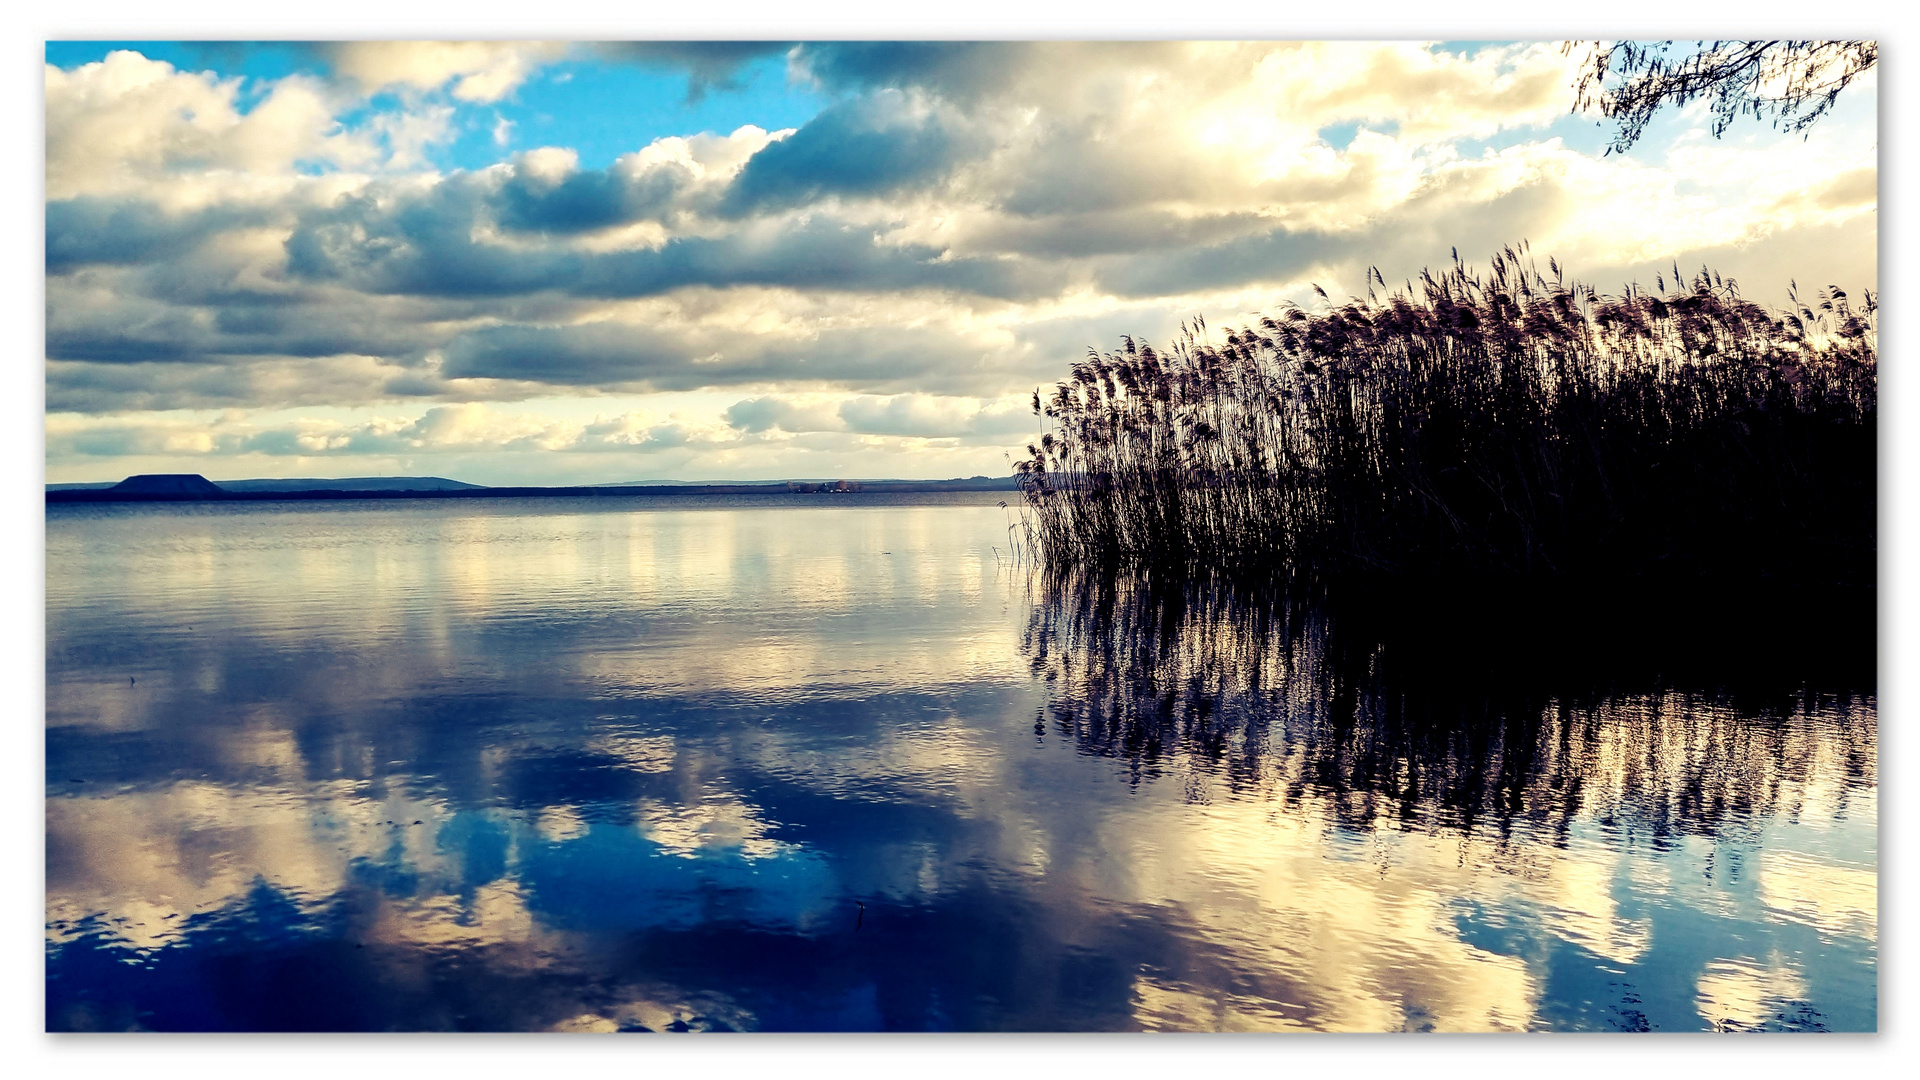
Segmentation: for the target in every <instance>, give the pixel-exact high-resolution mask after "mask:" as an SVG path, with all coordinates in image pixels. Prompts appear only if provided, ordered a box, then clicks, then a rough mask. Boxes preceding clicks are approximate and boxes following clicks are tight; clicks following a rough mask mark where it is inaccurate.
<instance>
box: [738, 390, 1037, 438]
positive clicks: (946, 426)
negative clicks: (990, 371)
mask: <svg viewBox="0 0 1920 1080" xmlns="http://www.w3.org/2000/svg"><path fill="white" fill-rule="evenodd" d="M726 418H727V423H728V424H730V425H732V426H733V427H735V428H738V429H739V430H741V431H744V432H748V433H752V434H761V433H765V432H769V431H776V430H777V431H782V432H788V433H791V434H806V433H809V432H821V431H831V432H853V433H855V434H860V435H897V436H902V437H906V438H914V439H980V438H985V439H988V440H994V441H1004V439H1005V437H1006V436H1010V435H1014V434H1024V433H1027V432H1030V431H1032V430H1033V428H1034V424H1035V421H1034V419H1033V417H1032V414H1031V412H1030V411H1029V409H1028V408H1027V406H1026V405H1025V403H1024V402H1022V401H1021V400H1019V399H1018V398H1006V399H1000V400H982V399H979V398H967V397H942V396H936V395H932V394H893V395H889V396H871V395H859V396H854V397H847V398H841V399H838V400H835V399H833V398H831V397H823V396H820V395H812V396H804V397H794V396H790V395H773V396H768V397H757V398H748V399H746V400H744V401H739V402H736V403H734V404H733V405H732V406H731V407H729V408H728V409H727V411H726Z"/></svg>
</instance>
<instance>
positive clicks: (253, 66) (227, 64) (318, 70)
mask: <svg viewBox="0 0 1920 1080" xmlns="http://www.w3.org/2000/svg"><path fill="white" fill-rule="evenodd" d="M117 49H131V50H132V51H134V52H137V53H139V54H140V55H142V56H145V57H146V58H147V59H149V60H164V61H166V62H167V63H169V64H172V65H173V66H174V67H176V68H178V69H180V70H182V71H212V72H215V73H216V74H218V75H220V76H221V77H222V78H230V77H232V76H235V75H241V76H245V77H246V78H248V79H249V80H252V79H261V80H266V79H282V78H285V77H286V76H288V75H292V74H294V73H295V72H306V73H308V74H312V75H324V74H326V73H327V65H326V63H325V62H324V61H323V60H322V59H321V57H320V55H319V54H318V53H316V52H315V51H314V50H313V48H312V47H311V46H310V45H308V44H307V43H305V42H300V41H49V42H47V63H49V64H52V65H54V66H55V67H60V68H67V69H72V68H76V67H79V66H80V65H81V64H91V63H94V62H95V61H99V60H104V59H106V56H107V54H108V53H110V52H113V51H115V50H117Z"/></svg>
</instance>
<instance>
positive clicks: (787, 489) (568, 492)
mask: <svg viewBox="0 0 1920 1080" xmlns="http://www.w3.org/2000/svg"><path fill="white" fill-rule="evenodd" d="M1018 487H1019V485H1018V482H1017V480H1015V479H1014V478H1013V477H998V478H994V477H984V476H977V477H973V478H971V479H966V480H865V481H829V482H824V483H796V482H791V481H780V482H777V483H757V484H607V485H597V486H592V487H478V486H465V487H457V488H456V487H444V488H404V489H402V488H372V487H369V488H342V487H326V488H307V489H301V488H292V489H272V490H265V489H246V490H238V491H236V490H231V489H227V488H223V487H221V486H220V485H218V484H215V483H213V482H212V481H209V480H207V479H206V478H204V477H201V476H197V475H188V476H134V477H128V478H127V479H126V480H124V481H122V482H121V483H119V484H116V485H114V486H113V487H107V488H69V489H66V490H51V491H48V492H47V493H46V499H47V502H49V503H82V502H85V503H97V502H220V501H236V502H245V501H255V502H258V501H269V500H272V501H295V502H298V501H305V500H339V499H525V498H600V499H613V498H648V497H664V496H696V495H751V496H760V495H791V494H844V493H865V494H882V495H884V494H904V493H913V492H940V491H1015V490H1018Z"/></svg>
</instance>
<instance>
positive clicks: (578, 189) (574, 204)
mask: <svg viewBox="0 0 1920 1080" xmlns="http://www.w3.org/2000/svg"><path fill="white" fill-rule="evenodd" d="M692 179H693V177H692V174H691V173H689V172H688V171H687V169H686V168H685V167H684V166H681V165H678V164H669V165H664V166H656V167H654V168H651V169H648V170H647V171H646V172H644V173H642V174H640V175H638V176H631V175H628V174H626V173H624V172H622V171H620V170H617V169H611V168H609V169H585V170H579V171H576V172H571V173H568V174H567V175H566V176H565V177H563V178H561V179H559V180H557V181H554V180H548V179H545V178H542V177H540V176H538V175H537V174H535V173H534V172H532V171H531V170H529V169H526V168H524V167H517V168H515V169H514V170H513V172H512V173H511V175H509V177H508V178H507V180H506V181H505V182H504V183H502V184H500V186H499V187H498V188H495V189H493V190H492V191H491V192H489V193H488V195H487V199H486V201H487V203H488V204H489V205H490V206H491V208H492V209H493V212H494V215H495V219H496V220H497V221H498V222H499V223H500V225H501V226H502V227H504V228H508V229H515V230H520V231H525V232H546V233H560V234H570V233H583V232H592V231H593V230H595V229H605V228H609V227H612V226H616V225H629V224H632V223H634V222H636V221H643V220H659V219H661V218H662V217H664V216H665V215H666V213H667V212H668V211H669V209H670V208H671V207H672V206H673V203H674V200H675V197H676V196H678V195H679V194H680V193H681V192H682V191H683V190H684V189H685V188H687V187H688V186H690V185H691V183H692Z"/></svg>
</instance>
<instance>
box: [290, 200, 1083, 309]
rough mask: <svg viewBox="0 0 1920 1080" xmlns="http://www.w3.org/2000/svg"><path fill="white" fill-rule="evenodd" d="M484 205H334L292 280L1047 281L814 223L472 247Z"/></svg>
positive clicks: (930, 285)
mask: <svg viewBox="0 0 1920 1080" xmlns="http://www.w3.org/2000/svg"><path fill="white" fill-rule="evenodd" d="M484 202H485V198H484V195H483V193H482V192H481V191H479V190H478V188H477V186H476V185H474V184H471V183H460V182H454V181H448V182H446V183H442V184H440V185H437V186H436V187H435V188H434V189H432V190H431V191H430V192H428V193H426V194H419V193H408V194H404V195H389V196H388V197H384V198H383V197H381V196H380V195H379V194H377V193H370V194H364V195H354V196H349V197H346V198H343V199H341V200H340V202H339V203H337V204H335V205H334V206H333V207H330V208H328V209H327V210H325V211H322V212H318V213H313V214H309V215H307V217H306V218H305V220H303V221H302V222H301V223H300V224H299V225H298V226H297V227H296V228H295V229H294V231H293V235H292V236H291V237H289V239H288V240H287V245H286V248H287V268H288V270H289V271H290V272H292V273H293V274H294V275H295V276H297V277H299V278H303V279H306V280H310V281H316V282H331V283H336V284H339V285H342V286H345V287H348V288H353V289H357V290H360V291H363V292H369V293H380V294H407V295H414V296H430V297H503V296H511V295H516V294H523V293H531V292H538V291H542V290H557V291H562V292H567V293H571V294H573V295H577V296H593V297H604V298H613V297H623V298H625V297H643V296H655V295H659V294H662V293H666V292H671V291H672V290H675V289H679V288H683V287H686V286H690V285H704V286H710V287H715V288H724V287H727V286H733V285H769V286H784V287H791V288H797V289H815V290H829V291H848V290H888V289H919V288H926V289H946V290H952V291H956V292H966V293H972V294H976V295H981V296H989V297H996V298H1016V297H1026V296H1032V295H1035V294H1036V292H1037V291H1041V290H1044V289H1047V288H1050V287H1053V286H1052V285H1050V284H1049V279H1050V278H1051V276H1052V275H1051V274H1050V273H1049V272H1048V271H1047V270H1046V269H1045V268H1042V267H1038V266H1036V265H1034V264H1032V263H1030V262H1026V261H1023V260H1006V259H1000V258H979V257H975V258H953V257H951V256H950V255H949V253H948V252H946V251H945V250H943V249H940V248H935V247H931V246H928V245H923V244H906V245H899V244H889V243H885V242H883V241H882V240H881V239H880V238H878V237H877V236H876V235H875V234H874V231H873V229H872V228H870V227H855V226H852V225H844V224H838V223H835V222H833V221H831V220H829V219H825V218H819V217H815V218H811V219H807V220H803V221H801V222H799V223H785V222H782V223H774V224H770V225H767V226H765V227H755V226H748V227H746V228H742V229H740V230H737V231H735V232H733V233H730V234H727V235H723V236H717V237H703V236H690V237H682V238H676V239H674V240H672V241H669V242H668V243H667V244H665V245H663V246H662V247H660V248H658V249H651V250H648V249H641V250H626V251H614V252H606V253H584V252H575V251H569V250H566V249H561V248H556V247H552V246H547V247H540V246H532V247H528V246H507V245H503V244H497V243H489V242H487V241H486V240H484V239H478V238H476V235H475V232H476V228H475V227H476V225H477V224H480V223H483V222H484V221H485V217H484V216H483V215H482V212H481V211H482V204H483V203H484Z"/></svg>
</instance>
